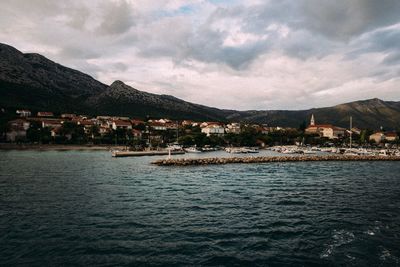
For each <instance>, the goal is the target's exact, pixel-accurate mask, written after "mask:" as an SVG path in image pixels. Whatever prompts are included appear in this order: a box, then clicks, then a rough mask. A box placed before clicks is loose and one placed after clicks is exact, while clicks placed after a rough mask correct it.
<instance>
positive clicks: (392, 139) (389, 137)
mask: <svg viewBox="0 0 400 267" xmlns="http://www.w3.org/2000/svg"><path fill="white" fill-rule="evenodd" d="M385 140H386V141H389V142H395V141H397V140H399V136H398V135H397V133H385Z"/></svg>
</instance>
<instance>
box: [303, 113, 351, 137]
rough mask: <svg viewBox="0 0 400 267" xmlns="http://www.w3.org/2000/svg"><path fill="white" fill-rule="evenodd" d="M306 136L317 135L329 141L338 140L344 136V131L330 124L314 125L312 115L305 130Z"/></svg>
mask: <svg viewBox="0 0 400 267" xmlns="http://www.w3.org/2000/svg"><path fill="white" fill-rule="evenodd" d="M305 133H306V134H318V135H319V136H321V137H325V138H329V139H340V138H343V137H344V136H345V133H346V129H344V128H340V127H336V126H333V125H332V124H316V123H315V118H314V114H312V115H311V120H310V125H309V126H308V127H307V128H306V130H305Z"/></svg>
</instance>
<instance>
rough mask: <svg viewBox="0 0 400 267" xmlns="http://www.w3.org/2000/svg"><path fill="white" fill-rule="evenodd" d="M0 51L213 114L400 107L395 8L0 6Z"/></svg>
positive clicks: (348, 2)
mask: <svg viewBox="0 0 400 267" xmlns="http://www.w3.org/2000/svg"><path fill="white" fill-rule="evenodd" d="M0 25H1V27H0V42H2V43H6V44H9V45H12V46H14V47H15V48H17V49H19V50H21V51H22V52H35V53H40V54H42V55H44V56H46V57H48V58H49V59H51V60H53V61H56V62H58V63H60V64H62V65H65V66H68V67H71V68H74V69H78V70H80V71H82V72H85V73H88V74H89V75H91V76H93V77H94V78H96V79H98V80H99V81H101V82H103V83H106V84H111V83H112V82H113V81H114V80H121V81H123V82H125V83H126V84H128V85H130V86H132V87H134V88H136V89H139V90H142V91H146V92H151V93H157V94H168V95H173V96H175V97H178V98H182V99H184V100H186V101H191V102H194V103H199V104H204V105H208V106H214V107H218V108H227V109H237V110H248V109H261V110H266V109H290V110H293V109H307V108H312V107H324V106H332V105H336V104H340V103H344V102H351V101H355V100H360V99H369V98H375V97H377V98H381V99H384V100H395V101H399V100H400V80H399V76H400V1H398V0H379V1H376V0H342V1H332V0H279V1H274V0H264V1H261V0H243V1H242V0H232V1H228V0H186V1H184V0H154V1H150V0H135V1H133V0H115V1H112V0H110V1H105V0H103V1H95V0H87V1H81V0H76V1H75V0H63V1H52V0H29V1H25V0H2V1H1V2H0Z"/></svg>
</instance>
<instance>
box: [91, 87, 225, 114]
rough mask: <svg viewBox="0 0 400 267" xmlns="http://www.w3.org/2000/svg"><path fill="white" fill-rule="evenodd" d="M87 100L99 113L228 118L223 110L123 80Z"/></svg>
mask: <svg viewBox="0 0 400 267" xmlns="http://www.w3.org/2000/svg"><path fill="white" fill-rule="evenodd" d="M87 103H88V105H89V106H91V107H92V108H93V109H94V110H95V112H96V113H97V114H100V113H102V114H113V115H134V116H139V117H145V116H153V117H171V118H176V119H194V120H196V119H197V120H217V121H221V120H222V121H224V120H226V116H225V112H224V111H222V110H219V109H216V108H210V107H206V106H202V105H197V104H193V103H190V102H186V101H183V100H181V99H178V98H176V97H173V96H169V95H157V94H151V93H146V92H143V91H139V90H137V89H134V88H132V87H130V86H128V85H126V84H124V83H123V82H121V81H115V82H113V83H112V84H111V85H110V86H109V87H108V88H107V89H106V90H105V91H103V92H102V93H100V94H98V95H94V96H92V97H90V98H88V99H87Z"/></svg>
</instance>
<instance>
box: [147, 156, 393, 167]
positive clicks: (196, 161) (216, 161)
mask: <svg viewBox="0 0 400 267" xmlns="http://www.w3.org/2000/svg"><path fill="white" fill-rule="evenodd" d="M309 161H400V156H346V155H328V156H298V157H293V156H272V157H271V156H267V157H232V158H180V159H161V160H156V161H154V162H152V164H155V165H158V166H193V165H222V164H233V163H269V162H309Z"/></svg>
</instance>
